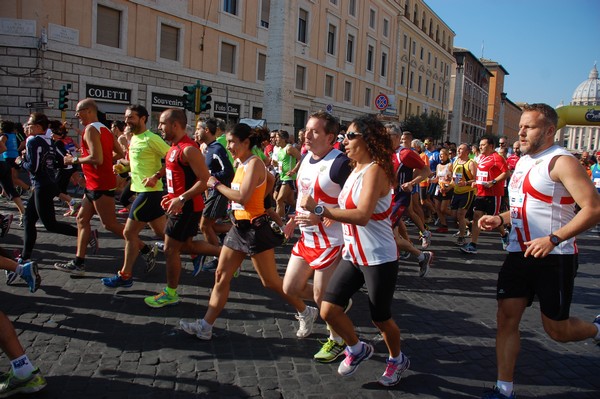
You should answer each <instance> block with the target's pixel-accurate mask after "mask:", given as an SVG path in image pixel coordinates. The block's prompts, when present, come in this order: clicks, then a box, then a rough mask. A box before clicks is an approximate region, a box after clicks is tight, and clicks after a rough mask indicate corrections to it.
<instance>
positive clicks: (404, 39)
mask: <svg viewBox="0 0 600 399" xmlns="http://www.w3.org/2000/svg"><path fill="white" fill-rule="evenodd" d="M407 46H408V36H406V35H404V38H403V44H402V48H403V49H404V50H406V47H407Z"/></svg>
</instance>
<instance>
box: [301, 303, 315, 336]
mask: <svg viewBox="0 0 600 399" xmlns="http://www.w3.org/2000/svg"><path fill="white" fill-rule="evenodd" d="M305 313H306V316H302V315H301V314H299V313H298V314H297V315H296V319H298V322H299V326H298V331H296V337H298V338H306V337H308V336H309V335H310V333H311V332H312V330H313V326H314V325H315V321H316V320H317V316H319V309H317V308H314V307H312V306H307V307H306V310H305Z"/></svg>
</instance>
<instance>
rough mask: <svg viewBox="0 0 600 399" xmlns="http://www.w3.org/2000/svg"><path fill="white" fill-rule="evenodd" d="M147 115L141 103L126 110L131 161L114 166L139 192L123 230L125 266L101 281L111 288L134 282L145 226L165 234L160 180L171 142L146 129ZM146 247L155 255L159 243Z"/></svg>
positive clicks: (159, 234)
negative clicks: (130, 135) (128, 177)
mask: <svg viewBox="0 0 600 399" xmlns="http://www.w3.org/2000/svg"><path fill="white" fill-rule="evenodd" d="M148 117H149V115H148V111H147V110H146V108H144V107H143V106H141V105H131V106H129V107H127V109H126V110H125V123H126V124H127V126H129V129H131V133H132V135H133V136H132V137H131V142H130V143H129V160H120V162H118V163H117V164H116V165H115V167H114V172H115V173H118V174H121V173H125V172H127V171H129V172H130V173H131V191H133V192H135V193H137V196H136V199H135V201H134V202H133V204H132V205H131V209H130V210H129V217H128V218H127V222H126V223H125V229H124V230H123V237H124V238H125V259H124V261H123V267H122V268H121V270H120V271H118V272H117V274H115V275H114V276H113V277H105V278H103V279H102V283H103V284H104V285H105V286H107V287H111V288H116V287H131V286H132V285H133V278H132V271H133V264H134V262H135V260H136V258H137V256H138V250H139V248H140V247H141V246H142V245H143V242H142V241H141V240H140V236H139V234H140V232H141V231H142V230H143V229H144V227H146V225H147V224H148V225H150V227H151V228H152V230H153V231H154V233H155V234H156V235H157V236H158V237H161V238H163V237H164V234H165V224H166V218H165V212H164V210H163V208H162V207H161V200H162V194H163V184H162V180H161V179H162V177H163V176H164V167H163V166H162V164H161V160H162V159H163V158H164V157H165V155H166V154H167V151H169V145H168V144H167V143H165V141H164V140H163V139H162V138H161V137H160V136H158V135H157V134H154V133H153V132H151V131H150V130H147V129H146V122H147V121H148ZM145 249H146V250H148V251H150V252H151V253H152V254H153V256H154V257H155V256H156V253H157V252H158V247H157V245H156V244H155V245H154V246H153V247H152V248H151V249H147V248H145ZM142 253H144V249H142ZM154 264H155V263H153V264H152V267H150V265H149V267H148V268H147V270H146V271H147V272H150V271H151V270H152V269H153V268H154Z"/></svg>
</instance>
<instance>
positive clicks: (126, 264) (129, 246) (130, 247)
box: [121, 219, 146, 275]
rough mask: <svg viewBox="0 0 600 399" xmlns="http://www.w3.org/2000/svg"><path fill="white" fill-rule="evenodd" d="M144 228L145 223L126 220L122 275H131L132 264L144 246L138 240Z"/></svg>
mask: <svg viewBox="0 0 600 399" xmlns="http://www.w3.org/2000/svg"><path fill="white" fill-rule="evenodd" d="M144 227H146V222H139V221H137V220H133V219H127V223H125V230H123V237H124V238H125V259H124V261H123V267H122V268H121V273H122V274H123V275H131V272H132V270H133V264H134V263H135V260H136V259H137V257H138V254H139V251H140V248H141V247H143V246H144V243H143V242H142V240H140V232H141V231H142V229H143V228H144Z"/></svg>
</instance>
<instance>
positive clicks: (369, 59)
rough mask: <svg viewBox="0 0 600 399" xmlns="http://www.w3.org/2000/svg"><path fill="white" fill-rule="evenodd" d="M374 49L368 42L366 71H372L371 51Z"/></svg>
mask: <svg viewBox="0 0 600 399" xmlns="http://www.w3.org/2000/svg"><path fill="white" fill-rule="evenodd" d="M374 51H375V49H374V48H373V46H371V45H370V44H369V47H368V49H367V71H371V72H372V71H373V52H374Z"/></svg>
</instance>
